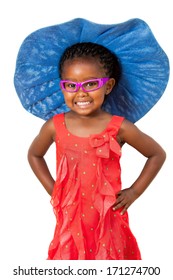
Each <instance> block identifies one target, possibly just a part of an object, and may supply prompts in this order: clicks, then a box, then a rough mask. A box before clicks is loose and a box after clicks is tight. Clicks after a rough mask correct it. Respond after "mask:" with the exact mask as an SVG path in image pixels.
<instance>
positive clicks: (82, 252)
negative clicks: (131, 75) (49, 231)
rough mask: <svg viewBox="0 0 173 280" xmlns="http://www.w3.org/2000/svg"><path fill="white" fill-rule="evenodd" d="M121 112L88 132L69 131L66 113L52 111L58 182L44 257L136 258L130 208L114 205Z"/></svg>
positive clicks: (118, 187) (118, 182) (118, 178)
mask: <svg viewBox="0 0 173 280" xmlns="http://www.w3.org/2000/svg"><path fill="white" fill-rule="evenodd" d="M123 119H124V118H122V117H119V116H113V117H112V119H111V121H110V122H109V123H108V125H107V127H106V129H105V130H104V131H103V132H102V133H100V134H95V135H91V136H90V137H78V136H76V135H73V134H71V133H70V132H69V131H68V130H67V128H66V126H65V118H64V114H59V115H55V116H54V117H53V122H54V125H55V129H56V141H55V142H56V161H57V174H56V178H57V179H56V182H55V185H54V189H53V194H52V197H51V204H52V206H53V209H54V213H55V216H56V227H55V232H54V237H53V240H52V242H51V244H50V246H49V250H48V260H139V259H141V255H140V251H139V248H138V244H137V242H136V239H135V237H134V235H133V234H132V232H131V230H130V228H129V221H128V214H127V212H126V213H125V214H124V215H121V214H120V212H121V211H120V210H117V211H113V210H112V205H113V204H114V203H115V201H116V193H117V192H118V191H120V190H121V168H120V157H121V147H120V146H119V144H118V142H117V141H116V135H117V133H118V130H119V128H120V126H121V123H122V121H123Z"/></svg>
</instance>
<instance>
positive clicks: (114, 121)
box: [111, 116, 125, 131]
mask: <svg viewBox="0 0 173 280" xmlns="http://www.w3.org/2000/svg"><path fill="white" fill-rule="evenodd" d="M124 119H125V118H124V117H120V116H113V118H112V122H111V125H113V126H115V127H116V128H117V131H118V130H119V128H120V127H121V124H122V122H123V121H124Z"/></svg>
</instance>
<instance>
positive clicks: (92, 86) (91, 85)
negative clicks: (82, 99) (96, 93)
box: [83, 80, 98, 89]
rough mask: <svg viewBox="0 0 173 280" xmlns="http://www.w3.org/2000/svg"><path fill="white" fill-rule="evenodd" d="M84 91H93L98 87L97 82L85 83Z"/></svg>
mask: <svg viewBox="0 0 173 280" xmlns="http://www.w3.org/2000/svg"><path fill="white" fill-rule="evenodd" d="M83 86H84V88H85V89H95V88H97V87H98V81H95V80H93V81H88V82H86V83H84V84H83Z"/></svg>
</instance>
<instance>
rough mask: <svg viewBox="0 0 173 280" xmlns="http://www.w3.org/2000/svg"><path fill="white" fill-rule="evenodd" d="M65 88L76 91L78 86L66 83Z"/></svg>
mask: <svg viewBox="0 0 173 280" xmlns="http://www.w3.org/2000/svg"><path fill="white" fill-rule="evenodd" d="M64 88H65V89H67V90H75V89H76V84H75V83H72V82H65V83H64Z"/></svg>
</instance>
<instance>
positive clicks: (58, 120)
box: [53, 113, 64, 136]
mask: <svg viewBox="0 0 173 280" xmlns="http://www.w3.org/2000/svg"><path fill="white" fill-rule="evenodd" d="M53 123H54V126H55V130H56V135H58V136H60V135H62V134H63V133H64V113H62V114H57V115H54V116H53Z"/></svg>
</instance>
